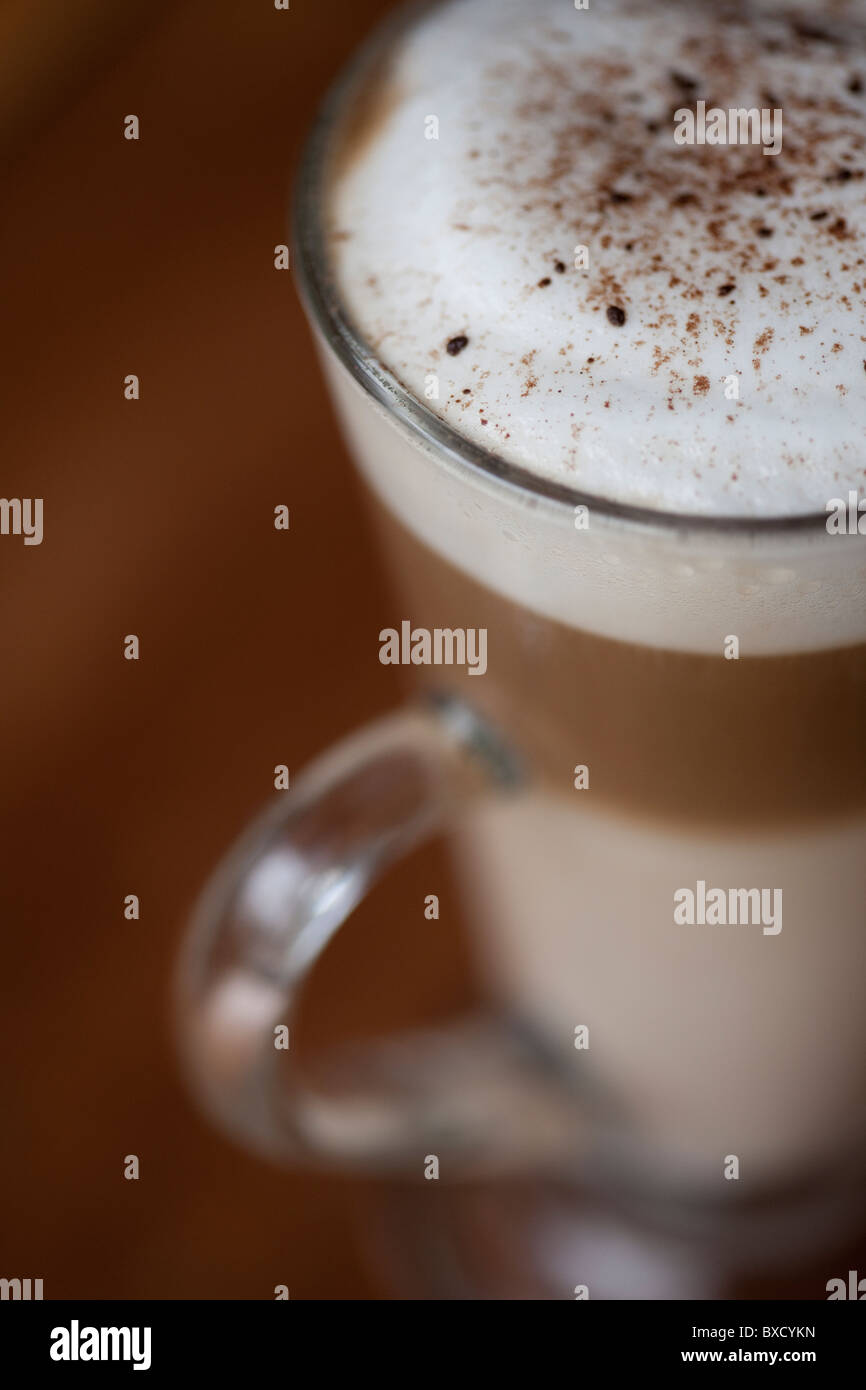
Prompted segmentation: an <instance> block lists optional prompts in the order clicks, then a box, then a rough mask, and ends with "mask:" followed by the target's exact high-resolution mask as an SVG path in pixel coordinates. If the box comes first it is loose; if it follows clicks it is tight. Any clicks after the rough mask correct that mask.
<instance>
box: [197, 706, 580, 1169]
mask: <svg viewBox="0 0 866 1390" xmlns="http://www.w3.org/2000/svg"><path fill="white" fill-rule="evenodd" d="M519 781H520V777H519V772H518V768H517V763H516V760H515V759H514V757H513V755H512V754H511V753H510V752H509V751H508V750H507V749H506V748H505V746H504V745H503V744H502V743H501V742H500V741H499V739H498V737H497V736H496V735H495V734H494V733H493V732H492V731H491V730H490V729H489V728H488V726H487V725H486V724H484V723H483V722H482V721H481V720H480V719H479V718H478V717H477V716H475V715H474V714H473V713H472V712H471V711H469V710H468V709H467V708H466V707H465V706H463V705H461V704H459V703H458V702H456V701H454V700H452V699H450V698H445V699H441V698H440V699H437V700H433V701H430V702H428V703H426V704H425V705H419V706H408V707H407V708H405V709H403V710H399V711H397V712H396V713H394V714H392V715H388V716H386V717H385V718H384V719H382V720H380V721H378V722H376V723H374V724H371V725H368V726H367V727H366V728H364V729H362V730H361V731H360V732H359V733H356V734H354V735H351V736H350V737H349V738H347V739H346V740H344V741H343V742H342V743H340V744H338V745H337V747H336V748H334V749H332V750H331V751H330V752H328V753H326V754H325V755H324V756H323V757H321V758H320V759H319V760H318V761H316V762H315V763H313V765H312V766H311V767H310V768H309V770H308V771H307V772H306V773H305V774H304V775H303V777H302V778H300V779H299V783H298V785H297V788H296V789H294V790H292V791H287V792H284V793H283V794H282V795H281V797H280V800H279V802H278V804H277V805H275V806H273V807H270V808H268V810H267V812H266V813H265V814H264V815H263V816H262V817H261V818H260V819H259V820H257V821H255V822H254V823H253V824H252V825H251V826H250V827H249V829H248V830H247V832H246V833H245V834H244V835H243V836H242V837H241V839H240V841H239V842H238V843H237V845H236V846H235V847H234V848H233V849H232V850H231V851H230V853H229V855H228V856H227V858H226V859H225V861H224V862H223V863H222V864H221V865H220V867H219V868H218V869H217V871H216V873H215V874H214V876H213V878H212V879H211V880H210V882H209V884H208V885H207V886H206V888H205V890H204V892H203V894H202V897H201V899H200V901H199V903H198V905H197V907H196V909H195V912H194V915H193V920H192V922H191V925H190V929H189V935H188V937H187V940H186V943H185V949H184V953H183V956H182V959H181V962H180V969H179V972H178V990H177V995H178V1006H179V1023H180V1041H181V1050H182V1053H183V1058H184V1063H185V1066H186V1069H187V1072H188V1075H189V1079H190V1082H191V1085H192V1087H193V1090H194V1092H195V1093H196V1094H197V1096H198V1097H199V1099H200V1100H201V1102H202V1103H203V1105H204V1107H205V1109H206V1110H207V1111H208V1112H209V1114H210V1115H211V1116H212V1118H214V1119H215V1120H216V1121H217V1122H218V1123H219V1124H220V1125H221V1126H222V1127H223V1128H224V1129H226V1130H228V1131H229V1132H230V1133H232V1134H233V1135H234V1136H235V1137H236V1138H238V1139H240V1140H241V1141H243V1142H244V1143H245V1144H247V1145H251V1146H252V1147H254V1148H255V1149H257V1150H258V1151H259V1152H263V1153H265V1154H267V1155H269V1156H271V1157H273V1158H277V1159H292V1160H294V1161H299V1160H300V1161H304V1160H306V1161H312V1162H314V1163H315V1164H317V1165H322V1164H330V1165H335V1164H336V1165H342V1166H351V1167H355V1168H365V1167H366V1168H370V1169H373V1170H375V1171H387V1170H391V1171H395V1170H397V1171H400V1170H404V1171H409V1168H410V1165H411V1168H412V1169H413V1170H415V1171H417V1168H418V1165H419V1162H423V1159H424V1158H425V1157H426V1155H427V1154H429V1153H435V1154H437V1156H439V1157H440V1158H441V1157H442V1155H443V1153H444V1152H447V1154H448V1159H449V1169H450V1172H451V1174H452V1175H456V1174H458V1173H459V1174H460V1175H464V1176H472V1175H475V1174H478V1173H494V1172H507V1171H519V1170H521V1169H525V1168H529V1167H536V1166H537V1165H538V1164H539V1163H544V1162H545V1161H547V1160H556V1159H557V1158H564V1157H565V1156H566V1155H568V1156H570V1157H571V1159H572V1161H573V1160H574V1158H575V1142H574V1128H575V1121H574V1101H573V1098H571V1097H570V1096H569V1095H568V1091H567V1088H566V1087H565V1086H564V1085H563V1083H562V1081H561V1080H560V1079H559V1078H558V1077H557V1076H556V1075H554V1074H553V1073H552V1071H551V1069H550V1065H549V1063H547V1064H546V1063H545V1061H544V1059H543V1058H542V1057H541V1056H540V1055H539V1054H538V1052H537V1051H536V1050H534V1049H533V1046H532V1044H531V1043H530V1042H528V1041H527V1040H526V1039H524V1038H522V1037H521V1036H520V1035H519V1033H518V1032H517V1030H515V1029H514V1028H512V1027H511V1026H509V1025H506V1024H505V1023H504V1022H502V1021H500V1020H499V1019H497V1018H496V1016H495V1015H493V1014H490V1015H487V1014H485V1013H480V1014H478V1015H469V1016H468V1017H466V1018H465V1019H463V1020H460V1021H458V1022H456V1023H453V1024H450V1025H445V1026H443V1027H442V1028H441V1029H433V1030H429V1031H423V1032H421V1031H419V1032H412V1033H408V1034H404V1035H402V1036H400V1037H398V1038H397V1039H396V1040H387V1041H385V1042H383V1043H378V1044H369V1045H365V1046H364V1048H363V1049H362V1050H361V1051H360V1055H359V1049H358V1048H357V1047H355V1048H352V1049H350V1050H346V1051H345V1052H343V1053H341V1054H338V1058H337V1060H336V1061H335V1062H332V1063H331V1064H330V1065H329V1066H326V1068H325V1069H324V1075H323V1076H320V1075H319V1071H321V1070H322V1069H321V1068H320V1069H319V1070H318V1071H317V1080H316V1084H315V1086H314V1085H312V1084H311V1083H310V1081H309V1079H308V1078H305V1077H304V1075H303V1074H302V1072H301V1071H300V1069H298V1068H297V1066H296V1063H295V1061H294V1056H293V1050H292V1048H293V1042H294V1039H293V1036H292V1030H293V1025H294V1014H295V1008H296V1002H297V998H298V994H299V991H300V988H301V986H302V985H303V982H304V980H305V978H306V976H307V975H308V973H309V971H310V969H311V967H312V965H313V963H314V962H315V960H316V959H317V957H318V956H319V955H320V953H321V952H322V950H323V949H324V947H325V945H326V944H327V942H328V940H329V939H330V938H331V937H332V936H333V934H334V933H335V932H336V931H337V929H338V928H339V927H340V926H341V925H342V924H343V922H344V921H345V919H346V918H347V917H348V916H349V914H350V913H351V911H352V909H353V908H354V907H355V906H356V904H357V903H358V902H359V901H360V900H361V898H362V897H363V896H364V893H365V892H366V890H367V888H368V887H369V886H370V885H371V883H372V882H373V881H374V880H375V879H376V877H377V876H378V875H379V874H380V872H381V871H382V870H383V869H385V868H386V867H387V866H388V865H389V864H391V863H393V862H394V861H396V860H397V859H399V858H400V857H401V856H402V855H404V854H405V853H407V852H408V851H409V850H411V849H413V848H414V847H415V846H416V845H418V844H420V843H421V842H422V841H423V840H425V839H427V838H428V837H429V836H431V835H432V834H434V833H435V832H436V831H438V830H440V829H443V828H446V827H447V826H448V824H449V823H450V822H451V821H453V819H454V817H455V815H456V814H457V813H458V812H459V811H460V810H461V809H464V808H465V807H466V805H467V804H469V803H471V802H472V801H474V800H476V799H478V798H479V797H482V796H484V795H489V794H490V793H491V792H496V791H500V792H501V791H503V790H507V789H509V788H512V789H513V788H514V787H515V786H516V785H517V784H518V783H519ZM286 1029H288V1035H287V1034H286V1032H285V1030H286ZM286 1037H288V1048H286V1047H285V1046H282V1047H281V1046H278V1045H277V1044H278V1042H279V1041H280V1040H283V1041H285V1039H286Z"/></svg>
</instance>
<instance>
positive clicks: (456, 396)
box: [330, 0, 866, 517]
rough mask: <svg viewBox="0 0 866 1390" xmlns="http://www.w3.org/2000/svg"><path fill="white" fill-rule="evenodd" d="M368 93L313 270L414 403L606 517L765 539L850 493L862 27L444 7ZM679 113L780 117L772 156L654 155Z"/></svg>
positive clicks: (839, 17)
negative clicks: (702, 107) (705, 519)
mask: <svg viewBox="0 0 866 1390" xmlns="http://www.w3.org/2000/svg"><path fill="white" fill-rule="evenodd" d="M379 82H380V85H379V88H378V90H377V95H378V97H379V105H378V109H377V112H376V114H375V119H374V120H368V118H367V117H365V122H364V129H363V130H361V129H359V130H358V131H357V132H356V134H357V137H358V138H357V141H356V147H355V149H354V150H353V151H352V154H351V158H349V159H348V160H347V161H346V162H345V163H344V164H343V166H342V168H341V170H340V174H339V178H338V179H337V180H336V183H335V187H334V190H333V196H332V204H331V209H330V212H331V229H332V233H333V236H332V242H331V251H332V259H333V262H334V265H335V269H336V273H337V277H338V282H339V285H340V289H341V294H342V296H343V298H344V300H345V302H346V304H347V306H348V310H349V313H350V315H351V317H352V318H353V320H354V322H355V325H356V327H357V328H358V330H359V332H360V334H361V335H362V337H363V338H364V339H365V340H366V341H367V342H368V343H369V344H370V346H371V347H372V348H373V349H374V350H375V352H376V353H377V354H378V356H379V357H380V358H381V360H382V361H383V362H384V363H385V364H386V366H387V367H389V368H390V370H391V371H392V372H393V373H394V375H395V376H396V377H397V378H398V379H399V380H400V381H401V382H402V383H403V385H404V386H405V387H407V388H408V389H409V390H410V391H411V392H412V393H413V394H414V395H416V396H417V397H418V398H419V399H420V400H422V401H425V402H426V404H427V405H429V406H430V407H431V408H432V409H434V410H435V411H437V412H438V413H439V414H441V415H442V416H443V417H444V418H445V419H446V420H448V421H449V422H450V423H451V424H452V425H453V426H454V427H455V428H456V429H457V430H458V431H459V432H460V433H461V434H462V435H464V436H465V437H466V438H468V439H470V440H472V441H474V442H475V443H477V444H481V445H483V446H485V447H487V448H489V449H491V450H493V451H495V452H496V453H498V454H500V455H502V456H503V457H505V458H506V459H508V460H509V461H511V462H514V463H517V464H519V465H522V466H523V467H525V468H527V469H530V470H531V471H532V472H534V473H536V474H538V475H541V476H544V477H546V478H550V479H553V480H555V481H558V482H562V483H565V484H568V485H571V486H573V487H575V488H579V489H581V490H582V491H585V492H588V493H591V494H595V495H598V496H601V497H605V498H614V499H616V500H620V501H625V502H630V503H636V504H639V505H644V506H649V507H653V508H661V509H666V510H672V511H677V512H686V513H697V514H702V515H740V516H757V517H761V516H771V515H794V514H802V513H814V512H823V511H824V508H825V505H826V503H827V500H828V499H829V498H832V497H844V496H845V495H846V493H847V491H848V489H849V488H850V489H856V490H859V491H861V492H864V491H866V303H864V301H866V294H864V292H866V218H864V213H866V177H864V175H866V24H864V14H863V9H862V7H861V6H860V5H859V4H857V3H854V0H838V2H837V3H828V4H825V5H824V6H823V8H822V10H821V11H820V12H817V11H816V10H815V7H814V6H813V5H811V4H805V3H785V0H756V3H748V0H743V3H738V0H719V3H712V4H706V5H698V4H694V3H678V2H677V0H674V3H665V4H655V3H652V2H651V0H592V4H591V6H590V8H589V9H588V10H575V9H574V8H573V7H572V6H571V5H570V4H569V3H567V0H531V2H530V0H451V2H450V3H447V4H445V5H443V6H441V7H438V8H436V9H434V10H433V11H432V12H431V13H430V14H429V15H427V16H426V17H425V18H424V19H423V20H422V21H421V22H419V23H418V24H416V25H415V27H413V28H412V29H410V31H409V32H408V33H407V34H405V35H404V36H402V37H401V38H400V39H399V40H398V42H397V44H396V46H395V49H394V51H393V52H392V54H391V56H390V61H389V63H388V66H387V71H386V72H385V73H384V75H382V74H381V73H380V76H379ZM861 88H862V90H861ZM698 100H705V101H706V102H707V104H708V106H718V107H723V108H728V107H758V108H764V107H768V108H773V109H776V108H780V109H781V110H782V113H783V131H784V137H783V146H782V151H781V153H780V154H779V155H778V156H776V157H773V156H768V155H765V154H764V153H763V151H762V148H761V146H760V145H749V146H735V145H732V146H713V147H711V146H678V145H676V144H675V142H674V139H673V132H674V115H673V113H674V111H675V110H676V109H678V108H683V107H690V108H694V107H695V105H696V102H697V101H698ZM431 117H435V118H436V121H438V139H427V138H425V130H428V131H430V130H432V129H434V126H433V123H432V122H431V120H430V119H429V118H431ZM579 245H583V246H586V247H587V249H588V252H589V268H588V269H577V268H575V247H577V246H579ZM622 314H624V316H625V317H624V322H618V321H616V320H619V319H620V318H621V316H622ZM463 338H465V339H466V340H467V341H466V344H465V346H464V345H462V343H461V340H462V339H463ZM449 344H451V350H450V351H449V348H448V345H449ZM732 378H734V379H736V384H737V389H738V392H739V399H729V398H728V397H727V396H726V389H727V392H728V395H730V394H731V393H732V391H733V386H732V381H731V379H732ZM434 383H435V384H436V385H438V399H437V398H431V394H430V393H431V390H432V388H433V384H434Z"/></svg>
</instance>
